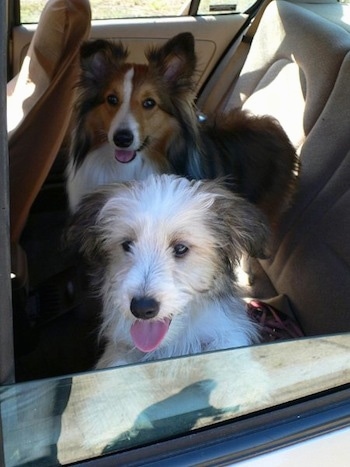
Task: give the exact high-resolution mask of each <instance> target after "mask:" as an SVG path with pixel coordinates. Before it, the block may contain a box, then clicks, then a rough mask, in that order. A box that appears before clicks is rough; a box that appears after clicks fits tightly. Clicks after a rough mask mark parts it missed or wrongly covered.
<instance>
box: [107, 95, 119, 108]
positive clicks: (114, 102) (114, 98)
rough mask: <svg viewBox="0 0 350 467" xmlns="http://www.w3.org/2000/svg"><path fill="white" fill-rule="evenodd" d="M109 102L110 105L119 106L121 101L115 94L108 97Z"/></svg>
mask: <svg viewBox="0 0 350 467" xmlns="http://www.w3.org/2000/svg"><path fill="white" fill-rule="evenodd" d="M107 102H108V104H110V105H113V106H114V105H118V102H119V99H118V97H117V96H116V95H115V94H109V95H108V96H107Z"/></svg>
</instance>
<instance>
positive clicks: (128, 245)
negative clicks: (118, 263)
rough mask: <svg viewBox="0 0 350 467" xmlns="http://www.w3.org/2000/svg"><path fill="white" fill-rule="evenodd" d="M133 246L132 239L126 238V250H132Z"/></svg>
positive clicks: (123, 245)
mask: <svg viewBox="0 0 350 467" xmlns="http://www.w3.org/2000/svg"><path fill="white" fill-rule="evenodd" d="M131 247H132V241H131V240H125V242H123V243H122V248H123V250H124V251H130V250H131Z"/></svg>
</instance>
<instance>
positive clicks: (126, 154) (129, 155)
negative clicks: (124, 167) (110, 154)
mask: <svg viewBox="0 0 350 467" xmlns="http://www.w3.org/2000/svg"><path fill="white" fill-rule="evenodd" d="M135 156H136V151H128V150H126V149H116V150H115V154H114V157H115V158H116V159H117V161H119V162H122V163H123V164H126V163H128V162H131V161H132V160H133V159H134V157H135Z"/></svg>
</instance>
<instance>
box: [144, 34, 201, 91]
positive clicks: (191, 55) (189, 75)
mask: <svg viewBox="0 0 350 467" xmlns="http://www.w3.org/2000/svg"><path fill="white" fill-rule="evenodd" d="M146 58H147V59H148V62H149V66H150V69H151V70H154V71H156V72H158V73H159V74H160V75H161V76H162V77H163V78H164V80H165V81H166V82H167V83H168V84H173V85H175V84H176V85H177V86H184V87H185V86H187V87H190V88H192V87H193V74H194V72H195V68H196V55H195V50H194V37H193V35H192V34H191V33H190V32H184V33H182V34H178V35H177V36H175V37H173V38H172V39H170V40H169V41H167V42H166V43H165V44H164V45H163V46H162V47H157V48H153V49H149V50H148V51H147V52H146Z"/></svg>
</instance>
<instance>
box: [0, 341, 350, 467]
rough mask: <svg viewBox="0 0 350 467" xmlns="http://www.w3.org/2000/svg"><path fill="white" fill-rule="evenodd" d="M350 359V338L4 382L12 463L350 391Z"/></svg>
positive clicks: (78, 453)
mask: <svg viewBox="0 0 350 467" xmlns="http://www.w3.org/2000/svg"><path fill="white" fill-rule="evenodd" d="M349 354H350V335H349V334H348V335H338V336H329V337H322V338H314V339H299V340H297V341H284V342H279V343H275V344H270V345H261V346H253V347H249V348H239V349H234V350H225V351H220V352H215V353H208V354H202V355H196V356H192V357H184V358H177V359H172V360H164V361H158V362H154V363H146V364H140V365H131V366H125V367H120V368H116V369H109V370H101V371H99V372H91V373H86V374H82V375H75V376H68V377H62V378H55V379H50V380H43V381H34V382H29V383H24V384H17V385H13V386H7V387H6V386H4V387H1V388H0V413H1V418H2V430H3V438H4V450H5V458H6V467H15V466H20V465H21V466H23V465H29V464H30V465H39V464H38V463H39V461H40V462H42V464H40V465H56V464H57V463H58V462H59V463H61V464H67V463H71V462H75V461H79V460H83V459H87V458H92V457H96V456H100V455H103V454H106V453H112V452H118V451H121V450H125V449H130V448H133V447H140V446H143V445H146V444H149V443H155V442H157V441H161V440H163V439H168V438H172V437H175V436H178V435H180V434H187V433H188V432H190V431H191V430H195V429H198V428H203V427H206V426H209V425H210V426H212V425H213V424H216V423H220V422H222V421H227V420H232V419H235V418H236V417H239V416H242V415H245V414H248V413H252V412H255V411H257V410H261V409H268V408H272V407H273V406H276V405H280V404H283V403H285V402H290V401H293V400H296V399H300V398H304V397H307V396H310V395H312V394H316V393H318V392H321V391H326V390H328V389H331V388H335V387H337V386H342V385H344V384H346V383H349V382H350V365H349ZM306 381H307V384H305V383H306ZM44 460H45V462H46V463H44Z"/></svg>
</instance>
